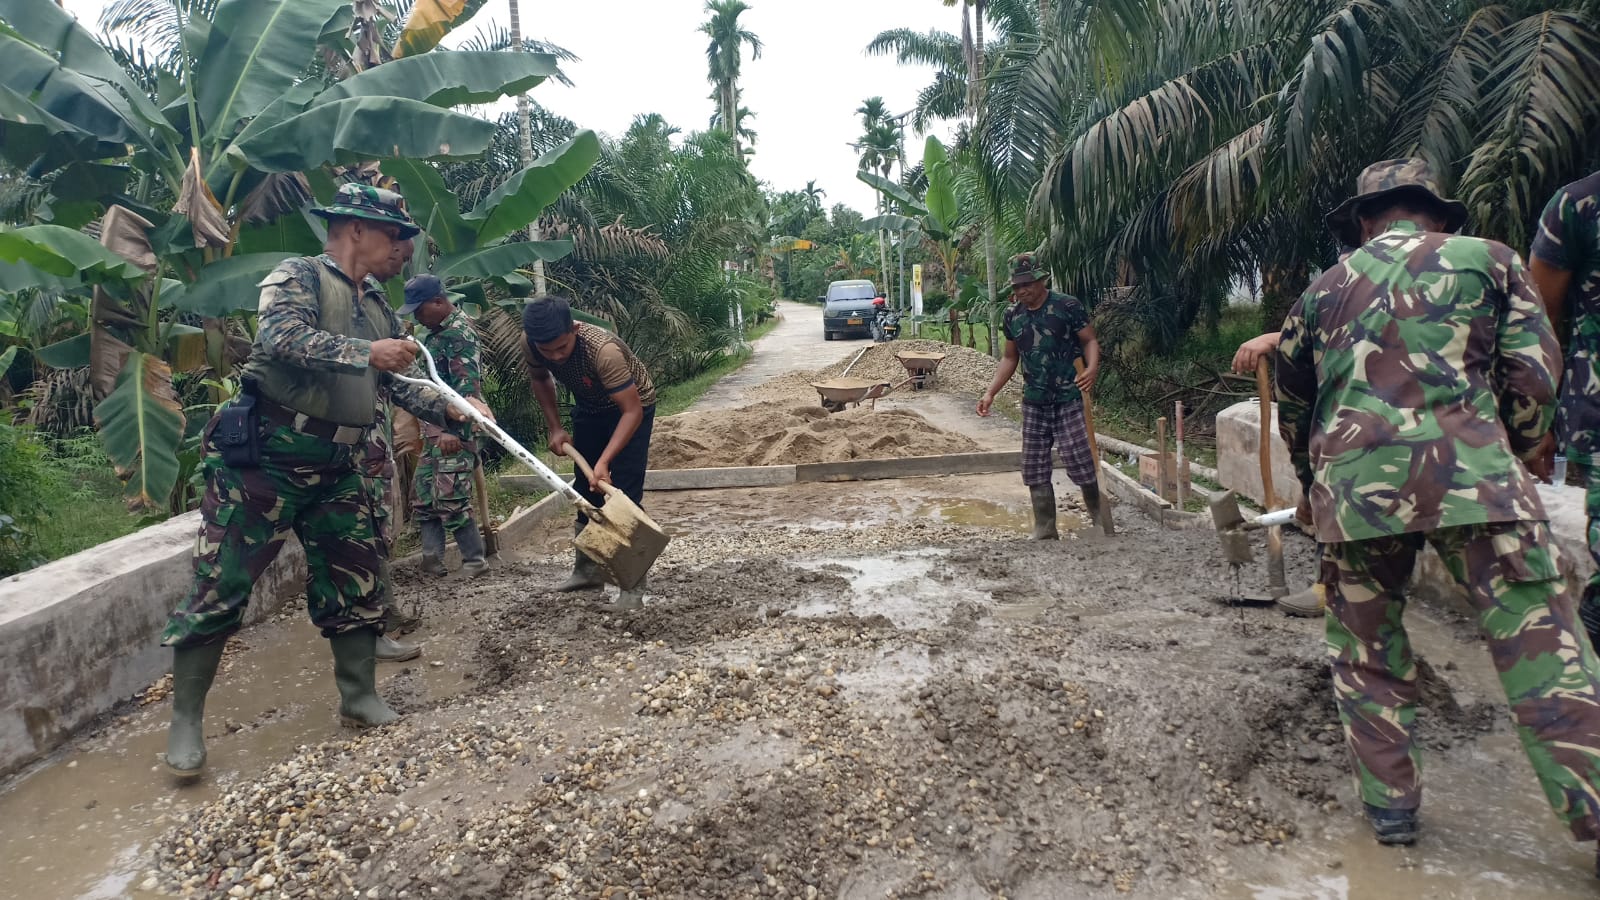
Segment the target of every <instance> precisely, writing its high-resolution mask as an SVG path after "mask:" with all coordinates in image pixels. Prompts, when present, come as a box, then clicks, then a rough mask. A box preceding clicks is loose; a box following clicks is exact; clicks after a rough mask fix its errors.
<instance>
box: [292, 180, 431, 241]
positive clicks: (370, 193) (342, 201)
mask: <svg viewBox="0 0 1600 900" xmlns="http://www.w3.org/2000/svg"><path fill="white" fill-rule="evenodd" d="M311 212H312V213H314V214H315V215H319V216H321V217H323V218H324V219H332V218H336V217H339V216H348V217H350V218H353V219H367V220H370V221H373V222H388V223H389V224H390V225H399V226H400V239H401V240H405V239H406V238H408V237H416V236H417V235H418V234H420V233H421V232H422V229H421V228H418V227H417V223H416V222H414V221H412V220H411V214H410V213H408V212H406V198H404V197H402V196H400V195H399V194H397V193H395V192H394V191H388V190H384V189H383V188H376V187H373V186H372V185H370V184H361V183H360V182H355V181H352V182H349V183H347V184H341V185H339V192H338V193H337V194H334V195H333V202H332V203H330V204H328V205H327V206H323V207H318V208H317V209H313V210H312V211H311Z"/></svg>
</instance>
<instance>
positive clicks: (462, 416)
mask: <svg viewBox="0 0 1600 900" xmlns="http://www.w3.org/2000/svg"><path fill="white" fill-rule="evenodd" d="M461 399H463V400H465V401H467V405H468V406H471V407H472V408H473V409H475V410H477V411H478V415H480V416H483V417H484V418H485V419H488V420H489V421H491V422H493V421H495V418H494V410H492V409H490V408H489V407H488V405H486V404H485V403H484V402H483V401H482V400H479V399H478V398H477V397H462V398H461ZM445 412H446V414H448V415H449V416H450V421H452V422H465V421H467V419H469V418H471V416H468V415H467V414H466V413H464V412H462V411H461V410H459V409H457V408H456V407H455V404H451V405H449V406H447V407H446V408H445Z"/></svg>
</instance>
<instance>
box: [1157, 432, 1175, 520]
mask: <svg viewBox="0 0 1600 900" xmlns="http://www.w3.org/2000/svg"><path fill="white" fill-rule="evenodd" d="M1171 461H1172V457H1171V456H1169V455H1168V454H1167V417H1166V416H1162V417H1161V418H1159V419H1157V420H1156V495H1157V496H1159V497H1160V498H1161V499H1163V500H1166V501H1168V502H1170V501H1171V500H1172V497H1171V496H1170V493H1171V492H1170V490H1169V488H1170V486H1171V484H1172V472H1171V471H1169V467H1170V465H1171Z"/></svg>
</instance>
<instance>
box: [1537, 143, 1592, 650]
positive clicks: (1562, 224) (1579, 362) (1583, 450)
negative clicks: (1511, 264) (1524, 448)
mask: <svg viewBox="0 0 1600 900" xmlns="http://www.w3.org/2000/svg"><path fill="white" fill-rule="evenodd" d="M1531 255H1532V257H1533V262H1532V264H1531V266H1530V269H1531V270H1532V272H1533V281H1534V283H1535V284H1537V285H1538V286H1539V293H1540V294H1542V295H1543V296H1544V304H1545V309H1546V310H1547V311H1548V312H1549V313H1550V318H1551V320H1552V321H1554V322H1556V323H1558V324H1559V323H1561V322H1562V321H1564V320H1567V319H1568V317H1569V316H1570V325H1569V326H1568V327H1566V328H1559V327H1558V328H1557V334H1558V336H1559V337H1564V338H1565V339H1566V341H1565V343H1566V348H1567V354H1566V363H1567V364H1566V371H1565V373H1564V374H1563V376H1562V379H1561V404H1560V406H1559V407H1558V408H1557V410H1556V431H1555V435H1554V436H1553V437H1552V438H1551V440H1550V442H1549V443H1548V445H1547V446H1546V447H1545V448H1544V449H1545V450H1546V452H1547V453H1548V454H1549V455H1554V452H1555V446H1556V442H1557V441H1559V442H1560V445H1561V447H1562V448H1563V449H1564V450H1565V451H1566V456H1567V459H1568V461H1570V462H1571V463H1572V464H1573V466H1574V467H1575V468H1576V469H1577V470H1578V472H1579V473H1581V474H1582V475H1583V477H1584V481H1585V483H1586V484H1587V485H1588V496H1587V497H1586V500H1587V503H1586V505H1587V512H1588V514H1589V555H1590V556H1591V557H1593V558H1594V562H1595V571H1594V574H1592V575H1590V576H1589V583H1588V584H1587V585H1585V586H1584V589H1583V599H1582V600H1581V601H1580V602H1579V604H1578V613H1579V615H1580V616H1581V617H1582V618H1583V623H1584V625H1585V626H1586V627H1587V629H1588V632H1589V642H1590V643H1591V644H1593V645H1596V646H1600V172H1596V173H1594V174H1593V175H1590V176H1589V177H1588V178H1584V179H1582V180H1580V181H1575V182H1573V183H1572V184H1569V185H1567V186H1566V187H1564V188H1562V189H1561V190H1559V191H1557V192H1556V195H1555V196H1554V197H1552V198H1551V199H1550V203H1549V205H1547V206H1546V207H1545V210H1544V216H1543V217H1542V218H1541V219H1540V220H1539V233H1538V234H1537V235H1536V236H1535V237H1534V240H1533V252H1532V254H1531Z"/></svg>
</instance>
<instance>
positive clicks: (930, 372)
mask: <svg viewBox="0 0 1600 900" xmlns="http://www.w3.org/2000/svg"><path fill="white" fill-rule="evenodd" d="M945 355H946V354H943V353H916V352H914V351H901V352H899V353H896V354H895V355H894V358H895V359H898V360H900V365H902V366H905V367H906V375H907V378H906V381H909V382H911V389H912V390H914V391H920V390H922V389H923V388H927V387H933V386H934V385H936V384H938V383H939V363H941V362H944V358H945Z"/></svg>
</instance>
